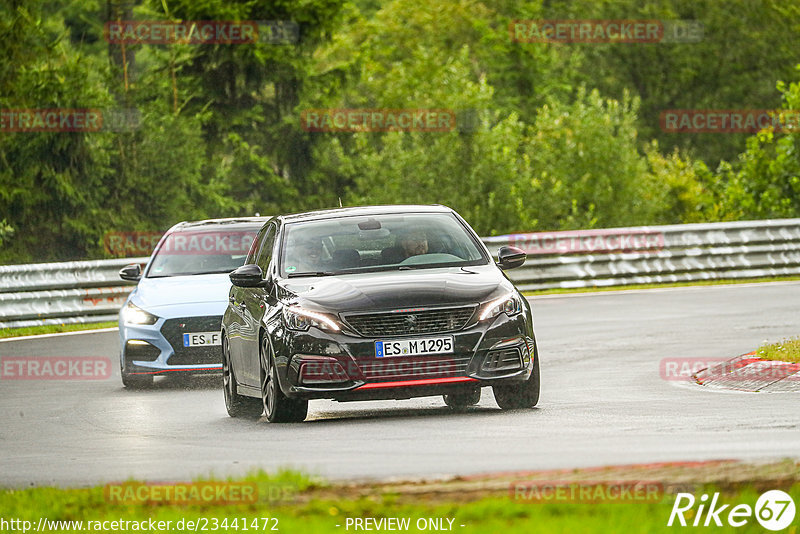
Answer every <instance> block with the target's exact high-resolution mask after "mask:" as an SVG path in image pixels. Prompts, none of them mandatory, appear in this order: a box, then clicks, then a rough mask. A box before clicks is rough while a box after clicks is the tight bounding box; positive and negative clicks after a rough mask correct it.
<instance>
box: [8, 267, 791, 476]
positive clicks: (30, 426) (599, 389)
mask: <svg viewBox="0 0 800 534" xmlns="http://www.w3.org/2000/svg"><path fill="white" fill-rule="evenodd" d="M533 303H534V320H535V322H536V334H537V337H538V341H539V346H540V356H541V368H542V396H541V400H540V403H539V406H538V407H537V408H535V409H532V410H525V411H518V412H501V411H500V410H499V409H498V408H497V406H496V404H495V402H494V399H493V397H492V395H491V390H490V389H484V390H483V398H482V400H481V402H480V405H479V406H478V407H476V408H474V409H472V410H470V411H469V412H467V413H458V414H454V413H451V412H450V411H449V410H448V409H447V408H446V407H445V406H444V403H443V402H442V400H441V398H433V397H431V398H424V399H415V400H406V401H392V402H384V401H381V402H360V403H341V404H340V403H335V402H328V401H312V402H311V404H310V410H309V418H308V420H307V422H305V423H302V424H290V425H271V424H268V423H266V422H264V421H260V422H259V421H247V420H235V419H231V418H229V417H228V416H227V414H226V412H225V407H224V404H223V400H222V391H221V389H220V387H219V384H218V382H217V381H216V380H212V381H208V380H206V381H202V380H201V381H193V382H192V383H191V386H192V387H190V388H188V389H187V387H186V384H185V383H180V382H173V381H163V382H160V383H157V385H156V387H155V388H154V389H153V390H148V391H139V392H131V391H126V390H125V389H123V388H122V385H121V383H120V381H119V376H118V373H119V371H118V369H117V368H116V367H115V368H114V374H113V376H112V377H111V378H109V379H107V380H95V381H52V380H48V381H44V380H38V381H31V380H25V381H19V380H2V381H0V407H1V408H2V412H0V484H2V485H6V486H27V485H32V484H33V485H39V484H58V485H84V484H95V483H99V482H108V481H120V480H123V479H126V478H128V477H136V478H139V479H144V480H151V481H176V480H188V479H191V478H193V477H196V476H199V475H209V474H214V475H218V476H220V475H230V474H243V473H246V472H248V471H250V470H254V469H264V470H269V471H273V470H276V469H278V468H282V467H291V468H298V469H303V470H304V471H306V472H309V473H312V474H319V475H323V476H326V477H329V478H335V479H364V478H387V477H395V476H400V477H409V476H436V475H451V474H471V473H484V472H496V471H508V470H529V469H547V468H561V467H583V466H596V465H612V464H628V463H642V462H654V461H672V460H675V461H681V460H705V459H723V458H736V459H748V460H760V459H774V458H783V457H794V458H797V457H800V410H798V409H797V406H798V400H800V394H798V393H773V394H766V393H763V394H758V393H727V392H722V393H720V392H716V391H709V390H707V389H704V388H702V387H701V386H694V385H690V384H688V383H684V382H676V381H669V380H664V379H663V378H662V376H661V373H660V367H659V362H660V361H661V360H662V359H663V358H680V357H704V358H711V357H733V356H735V355H738V354H741V353H743V352H748V351H750V350H753V349H754V348H756V347H757V346H758V344H759V343H761V342H762V341H764V340H770V341H776V340H779V339H781V338H783V337H787V336H795V335H799V334H800V316H799V315H798V310H800V283H797V282H789V283H772V284H759V285H747V286H743V285H741V286H712V287H697V288H678V289H669V290H648V291H639V292H619V293H614V292H612V293H595V294H590V295H573V296H563V297H562V296H555V297H554V296H550V297H538V298H534V299H533ZM117 344H118V337H117V333H116V332H105V333H91V334H80V335H69V336H58V337H48V338H39V339H28V340H19V341H10V342H0V357H2V356H37V357H43V356H65V355H67V356H101V357H109V358H111V360H112V361H113V362H114V364H115V366H116V359H115V358H116V355H117V350H118V349H117ZM220 380H221V379H220Z"/></svg>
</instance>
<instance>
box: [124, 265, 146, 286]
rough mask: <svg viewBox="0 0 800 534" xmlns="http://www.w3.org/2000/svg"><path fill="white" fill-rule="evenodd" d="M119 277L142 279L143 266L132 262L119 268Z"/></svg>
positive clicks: (131, 279)
mask: <svg viewBox="0 0 800 534" xmlns="http://www.w3.org/2000/svg"><path fill="white" fill-rule="evenodd" d="M119 277H120V278H122V279H123V280H130V281H131V282H138V281H139V280H141V279H142V267H141V266H140V265H139V264H138V263H131V264H130V265H126V266H125V267H123V268H122V269H120V270H119Z"/></svg>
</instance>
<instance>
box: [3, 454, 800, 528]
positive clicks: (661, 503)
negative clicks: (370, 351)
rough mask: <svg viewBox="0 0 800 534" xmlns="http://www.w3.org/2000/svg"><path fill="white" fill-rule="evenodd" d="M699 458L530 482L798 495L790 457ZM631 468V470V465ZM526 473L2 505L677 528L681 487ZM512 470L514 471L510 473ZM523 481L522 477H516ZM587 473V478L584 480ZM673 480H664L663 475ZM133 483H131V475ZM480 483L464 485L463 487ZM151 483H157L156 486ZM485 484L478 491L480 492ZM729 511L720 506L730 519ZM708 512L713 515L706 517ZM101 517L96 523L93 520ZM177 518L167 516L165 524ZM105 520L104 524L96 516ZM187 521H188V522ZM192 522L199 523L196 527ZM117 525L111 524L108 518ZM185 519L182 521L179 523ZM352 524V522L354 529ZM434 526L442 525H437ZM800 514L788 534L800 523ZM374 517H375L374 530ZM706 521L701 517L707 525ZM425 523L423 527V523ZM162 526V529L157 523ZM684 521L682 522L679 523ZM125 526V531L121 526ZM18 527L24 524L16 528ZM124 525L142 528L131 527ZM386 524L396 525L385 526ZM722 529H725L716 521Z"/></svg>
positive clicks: (216, 521)
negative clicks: (251, 498) (253, 495)
mask: <svg viewBox="0 0 800 534" xmlns="http://www.w3.org/2000/svg"><path fill="white" fill-rule="evenodd" d="M700 464H701V467H700V468H699V469H698V468H696V467H695V466H688V467H687V466H685V465H682V464H670V465H669V466H667V469H664V468H663V467H664V465H665V464H662V465H661V466H660V467H661V470H660V471H659V470H655V471H654V470H652V469H649V466H645V467H648V468H646V469H640V470H638V471H637V470H636V466H620V468H618V469H617V470H616V471H614V470H613V468H612V470H611V471H607V470H604V471H599V470H562V471H558V472H556V471H550V472H538V473H536V474H533V475H531V476H532V478H530V479H525V480H533V481H536V480H539V479H540V478H541V477H544V478H543V479H542V480H553V478H552V477H554V476H557V477H560V480H562V481H564V480H573V481H576V482H575V483H583V484H585V483H586V481H587V480H593V481H597V480H607V481H609V483H612V481H618V480H619V477H621V476H624V477H627V479H628V480H637V479H636V478H634V477H642V476H647V477H648V478H646V479H642V478H639V479H638V481H642V480H648V481H653V480H656V479H654V478H653V477H656V476H665V475H667V474H669V476H671V477H672V478H673V479H675V480H676V481H677V482H678V483H680V480H682V479H687V477H688V479H690V480H691V479H692V478H693V477H694V478H695V479H697V478H698V477H699V478H708V477H709V476H711V479H716V480H717V483H714V482H703V483H698V484H694V485H693V486H692V489H691V490H687V489H686V486H685V485H683V486H681V487H682V489H681V490H679V491H689V492H690V493H692V495H694V496H695V497H696V498H697V499H696V505H695V506H694V507H693V508H692V509H690V510H689V511H687V512H685V515H684V518H685V519H686V520H687V522H688V523H689V524H690V525H691V522H692V521H693V520H694V518H695V517H696V514H698V513H699V511H698V505H699V502H700V500H699V499H700V496H701V495H702V494H704V493H705V494H707V495H713V493H714V492H717V491H718V492H720V496H719V505H722V504H730V506H729V507H728V511H729V510H730V508H731V507H732V506H734V505H737V504H746V505H749V506H750V507H751V508H754V507H755V504H756V501H757V500H758V497H759V495H760V494H761V493H763V492H764V491H766V490H770V489H781V490H783V491H786V492H788V493H789V494H790V496H791V497H792V498H793V499H794V501H795V502H796V503H797V502H800V466H798V464H796V463H794V462H792V461H784V462H778V463H773V464H766V465H760V466H752V465H747V464H740V463H738V462H716V463H715V462H706V463H700ZM631 467H633V469H631ZM524 476H525V474H519V473H518V474H513V475H509V474H505V475H502V476H494V477H492V476H489V477H485V478H483V479H480V478H478V477H467V478H455V479H451V480H450V481H444V482H442V481H439V482H433V483H430V482H427V483H426V482H411V483H405V484H404V483H388V484H387V483H369V484H350V485H344V484H342V485H331V484H327V483H325V482H323V481H320V480H316V479H313V478H311V477H308V476H305V475H302V474H299V473H296V472H291V471H284V472H281V473H278V474H277V475H268V474H265V473H258V474H255V475H252V476H249V477H245V478H243V479H238V480H228V481H226V482H215V483H216V484H229V485H232V484H247V483H250V484H255V485H256V486H257V488H258V492H257V495H258V499H257V502H249V503H246V504H235V503H234V504H227V505H223V504H212V503H201V504H175V503H167V502H140V503H134V504H120V503H116V502H111V501H112V499H110V498H109V497H108V495H109V494H110V492H109V490H108V488H104V487H103V486H98V487H93V488H88V489H57V488H48V487H43V488H28V489H23V490H4V491H2V492H0V510H2V516H3V519H5V520H8V519H18V520H22V521H30V525H32V526H31V528H30V529H31V530H36V527H37V525H38V524H39V521H40V519H41V518H46V519H47V520H48V521H49V522H53V521H79V522H82V524H81V528H78V525H76V524H75V523H73V524H70V525H65V524H63V523H62V524H52V523H48V528H46V530H48V531H62V532H72V531H77V530H83V531H86V530H100V528H97V526H99V525H101V524H104V522H110V521H137V522H141V521H149V520H153V521H154V522H159V521H163V522H164V523H163V525H165V526H166V527H167V528H164V529H158V530H161V531H167V530H170V531H177V530H196V531H203V532H206V531H213V532H217V531H223V530H224V531H237V532H238V531H243V530H251V531H264V530H268V531H280V532H289V533H294V532H297V533H305V532H313V533H327V532H331V533H336V532H338V533H342V532H348V531H351V532H352V531H356V530H362V531H363V530H365V529H364V528H362V529H356V528H354V524H353V521H354V519H355V518H371V519H372V520H374V521H380V520H381V519H386V518H398V519H404V520H405V519H407V520H408V523H407V525H408V527H407V528H405V529H403V528H397V529H395V530H405V531H408V532H421V531H430V530H447V531H455V532H463V533H481V534H487V533H501V534H509V533H512V532H546V533H551V532H564V533H567V532H582V533H583V532H590V533H592V532H597V533H608V532H625V533H628V532H674V530H675V528H676V526H677V525H676V526H673V527H668V526H667V521H668V519H669V517H670V514H671V511H672V508H673V505H674V504H675V501H676V495H675V493H674V492H673V493H670V492H666V491H665V492H664V493H663V494H661V495H660V496H659V497H658V498H657V499H647V500H645V499H627V500H622V499H617V500H612V499H607V500H600V501H593V502H577V501H569V500H565V499H560V498H555V497H554V498H551V499H542V500H531V499H530V498H521V497H520V495H521V494H520V493H519V492H516V491H510V490H509V487H510V484H515V483H519V481H520V480H521V479H522V477H524ZM509 477H510V478H509ZM514 481H516V482H514ZM581 481H583V482H581ZM661 482H662V485H663V486H664V487H666V482H667V481H666V480H663V479H662V480H661ZM128 483H131V484H132V482H128ZM594 483H596V482H594ZM467 487H469V488H472V489H471V490H470V491H465V488H467ZM151 489H152V487H151ZM477 489H480V490H479V491H476V490H477ZM726 514H727V511H726V512H725V514H722V519H723V522H724V518H725V516H726ZM702 519H705V517H704V516H703V517H702ZM747 519H748V522H747V525H746V526H745V527H744V528H733V527H729V526H728V527H723V528H722V529H721V530H723V531H731V532H734V531H736V532H756V531H759V532H760V531H763V529H762V528H761V527H760V525H759V524H758V523H757V521H756V519H755V517H753V516H751V517H749V518H747ZM90 521H91V522H93V523H94V525H97V526H92V525H89V524H88V522H90ZM167 521H169V522H170V523H169V524H167V523H166V522H167ZM97 522H100V523H97ZM181 522H182V523H181ZM189 522H192V523H191V526H190V525H189ZM106 524H109V525H110V523H106ZM179 524H180V525H182V526H183V528H182V529H178V528H176V527H177V526H178V525H179ZM348 525H349V527H348ZM432 525H436V526H438V527H439V528H432ZM797 525H798V521H797V519H795V521H793V522H792V526H791V527H790V528H789V529H787V530H785V532H791V533H794V532H796V531H797ZM374 526H375V524H374V523H373V529H371V530H379V529H377V528H374ZM701 526H702V523H701ZM421 527H424V528H421ZM156 528H158V527H156ZM677 528H680V527H677ZM118 529H119V530H123V529H122V528H119V527H118ZM17 530H21V529H20V528H18V529H17ZM126 530H142V529H141V528H132V526H131V525H126ZM380 530H388V529H386V528H385V527H384V528H383V529H380ZM712 530H714V531H718V530H719V529H712Z"/></svg>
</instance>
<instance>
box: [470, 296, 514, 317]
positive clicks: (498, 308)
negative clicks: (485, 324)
mask: <svg viewBox="0 0 800 534" xmlns="http://www.w3.org/2000/svg"><path fill="white" fill-rule="evenodd" d="M521 311H522V300H521V299H520V298H519V296H517V295H516V294H515V293H508V294H506V295H503V296H502V297H500V298H499V299H494V300H493V301H491V302H489V303H488V304H486V305H485V306H484V307H483V311H481V314H480V316H479V317H478V318H479V319H480V320H481V321H485V320H487V319H494V318H495V317H497V316H498V315H500V314H501V313H505V314H506V315H508V316H509V317H511V316H513V315H516V314H518V313H520V312H521Z"/></svg>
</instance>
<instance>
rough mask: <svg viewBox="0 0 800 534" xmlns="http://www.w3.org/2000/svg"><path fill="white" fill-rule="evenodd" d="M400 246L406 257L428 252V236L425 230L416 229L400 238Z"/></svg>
mask: <svg viewBox="0 0 800 534" xmlns="http://www.w3.org/2000/svg"><path fill="white" fill-rule="evenodd" d="M400 246H401V247H402V248H403V253H404V254H405V257H406V258H410V257H411V256H419V255H421V254H427V253H428V236H427V235H426V234H425V231H424V230H420V229H415V230H411V231H409V232H408V233H406V234H404V235H403V236H402V237H401V238H400Z"/></svg>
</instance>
